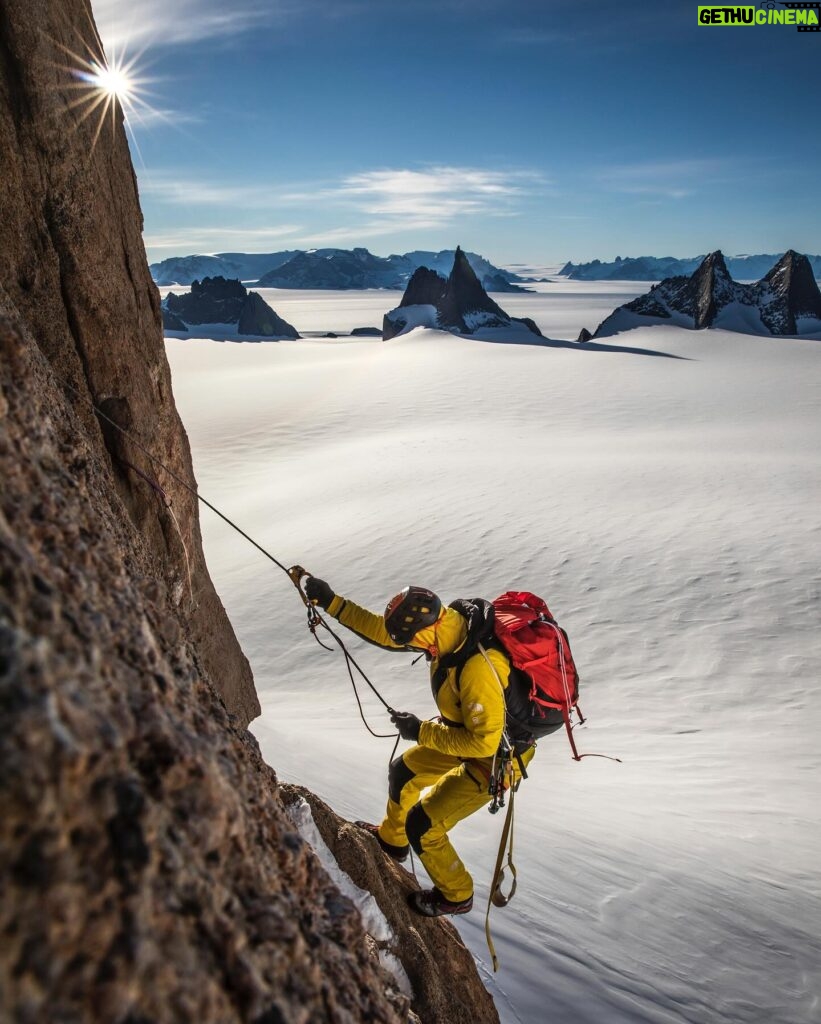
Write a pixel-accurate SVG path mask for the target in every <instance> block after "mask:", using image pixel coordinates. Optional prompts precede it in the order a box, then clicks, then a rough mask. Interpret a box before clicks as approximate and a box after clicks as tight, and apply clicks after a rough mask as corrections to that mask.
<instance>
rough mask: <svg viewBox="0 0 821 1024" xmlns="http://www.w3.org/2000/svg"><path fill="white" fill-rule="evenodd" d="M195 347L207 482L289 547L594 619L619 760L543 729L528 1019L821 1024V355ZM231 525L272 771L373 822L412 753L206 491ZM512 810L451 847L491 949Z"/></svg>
mask: <svg viewBox="0 0 821 1024" xmlns="http://www.w3.org/2000/svg"><path fill="white" fill-rule="evenodd" d="M585 287H586V288H587V292H585ZM643 288H644V286H643V285H639V286H638V287H636V288H635V291H634V294H635V293H637V292H638V291H640V290H643ZM627 291H628V290H627V289H626V288H625V287H624V286H623V285H622V284H621V283H620V284H619V285H618V286H613V287H612V290H611V291H610V292H609V293H608V292H607V291H606V287H605V286H604V285H602V284H600V283H596V284H594V285H587V286H584V285H580V284H579V283H575V282H573V283H570V284H569V285H568V286H567V287H566V288H565V286H564V285H560V284H550V285H543V286H542V293H541V294H538V295H532V296H526V295H519V296H511V298H512V299H515V300H516V303H515V304H514V302H510V303H509V305H510V307H511V308H510V312H511V313H513V314H514V315H517V316H532V317H533V318H534V319H535V320H536V322H537V323H538V324H539V326H540V327H541V328H542V330H543V331H544V333H545V334H548V335H552V336H553V337H565V338H570V337H575V335H576V334H577V333H578V329H579V326H581V325H584V324H587V325H592V326H595V324H596V323H598V322H599V321H600V320H601V319H602V317H601V316H600V315H599V314H600V313H601V312H602V310H603V309H604V307H605V304H606V303H608V302H609V309H612V308H613V307H614V306H616V305H618V304H619V303H620V302H623V301H626V298H627V294H626V293H627ZM281 294H282V297H283V299H285V300H286V301H285V302H280V303H278V302H277V301H276V299H274V300H273V301H272V302H271V304H272V305H273V306H274V308H275V309H276V310H277V312H278V313H280V315H284V316H286V318H287V319H289V320H291V321H292V322H294V323H295V324H296V326H297V327H298V328H299V329H300V330H310V329H311V326H310V318H309V310H308V309H307V307H305V308H304V318H303V319H302V321H301V322H300V320H299V318H297V317H296V316H293V313H292V312H291V311H289V310H288V306H287V301H288V300H289V299H290V294H289V293H281ZM291 294H292V293H291ZM586 294H589V295H590V296H591V298H590V299H589V300H588V299H586V298H585V295H586ZM369 296H370V301H371V302H372V303H373V305H372V307H371V309H370V311H366V310H365V309H364V307H363V305H362V303H363V302H364V301H365V297H364V296H362V295H361V294H359V295H354V296H352V300H353V301H354V302H356V303H358V305H357V307H356V313H355V319H356V321H357V322H358V323H379V322H381V314H382V312H384V310H385V309H387V308H390V307H389V303H390V298H389V297H387V296H385V295H384V293H382V294H381V295H380V294H379V293H369ZM266 298H267V296H266ZM323 299H325V300H327V299H328V293H324V295H323ZM299 301H300V302H303V301H305V297H304V295H301V296H299ZM335 301H336V303H337V307H338V317H339V321H340V322H342V321H345V319H346V318H348V319H351V315H350V314H349V313H348V312H346V307H345V304H346V303H347V302H348V301H349V296H348V294H337V295H336V298H335ZM588 302H589V305H586V303H588ZM393 304H394V305H395V303H393ZM609 309H608V310H607V311H609ZM366 312H367V316H365V315H364V314H365V313H366ZM321 315H322V318H323V323H322V324H321V327H320V329H321V328H324V327H325V324H326V322H329V319H330V306H323V307H322V311H321ZM619 344H621V345H624V346H630V347H631V348H632V349H644V350H648V351H651V352H656V353H660V354H658V355H649V354H646V355H641V354H637V353H635V352H628V351H619V350H618V349H617V348H616V346H617V345H619ZM167 347H168V351H169V356H170V359H171V363H172V370H173V379H174V390H175V394H176V397H177V402H178V405H179V408H180V411H181V413H182V416H183V420H184V422H185V425H186V427H187V429H188V432H189V435H190V438H191V442H192V447H193V453H194V462H195V469H196V473H197V477H198V480H199V483H200V486H201V489H202V492H203V494H204V495H205V496H206V497H207V498H208V499H209V500H210V501H212V502H214V503H215V504H216V505H218V506H219V507H220V508H221V509H222V510H223V511H224V512H225V513H226V514H227V515H229V516H231V517H232V518H234V519H235V520H236V521H238V522H239V523H240V525H241V526H242V527H243V528H244V529H246V530H248V531H249V532H250V533H251V534H252V535H253V536H254V537H255V538H256V539H257V540H258V541H259V542H260V543H262V544H264V545H265V546H266V547H268V548H269V550H271V551H272V552H273V553H274V554H275V555H276V557H277V558H279V559H280V560H282V561H284V562H285V563H286V564H291V563H295V562H299V563H301V564H303V565H305V566H306V567H307V568H308V569H309V570H311V571H313V572H315V573H316V574H317V575H320V576H322V577H324V578H326V579H327V580H328V581H329V582H330V583H331V584H332V586H334V587H335V588H336V589H338V590H339V591H340V592H341V593H344V594H346V595H348V596H350V597H351V598H353V599H354V600H357V601H359V602H361V603H364V604H367V605H369V606H370V607H372V608H375V609H380V608H382V607H383V606H384V604H385V601H386V599H387V598H388V597H389V596H390V595H391V594H393V593H394V592H395V591H396V590H398V589H399V588H400V587H402V586H404V585H405V584H406V583H419V584H424V585H426V586H430V587H432V588H434V589H435V590H436V591H437V592H438V593H439V594H440V595H441V596H442V597H443V598H444V599H445V600H452V599H454V598H456V597H459V596H485V597H488V598H492V597H494V596H496V594H498V593H501V592H502V591H504V590H507V589H509V588H514V587H515V588H519V587H521V588H523V589H531V590H534V591H535V592H537V593H540V594H541V595H542V596H543V597H545V599H546V600H547V602H548V604H549V605H550V607H551V609H552V610H553V611H554V613H555V614H556V615H557V617H558V619H559V621H560V622H561V624H562V625H563V626H564V627H565V628H566V629H567V630H568V632H569V634H570V639H571V642H572V645H573V651H574V655H575V658H576V661H577V663H578V665H579V669H580V672H581V675H582V688H581V707H582V708H583V710H584V713H585V715H587V716H588V719H589V724H588V726H586V727H584V728H582V729H580V730H579V732H578V734H577V742H578V744H579V747H580V749H581V750H582V751H589V752H596V753H605V754H613V755H617V756H619V757H621V758H622V759H623V762H624V763H623V764H621V765H619V764H615V763H613V762H611V761H606V760H599V759H594V758H590V759H586V760H583V761H582V762H581V763H580V764H576V763H574V762H573V761H572V760H571V758H570V755H569V747H568V744H567V742H566V739H565V737H564V736H563V735H562V734H561V733H556V734H555V735H554V736H552V737H549V738H548V739H547V740H545V741H543V742H542V743H541V744H540V749H539V752H538V754H537V757H536V759H535V760H534V762H533V765H532V768H531V770H530V778H529V779H528V780H527V781H526V782H525V783H524V785H523V786H522V788H521V790H520V793H519V797H518V798H517V800H518V803H517V816H516V817H517V823H516V841H515V850H516V863H517V867H518V869H519V889H518V892H517V895H516V898H515V900H514V901H513V903H512V904H511V906H510V907H509V908H506V909H503V910H494V912H493V917H492V920H493V930H494V937H495V942H496V948H497V951H498V954H499V958H500V962H501V970H500V972H499V974H498V975H497V976H496V977H495V978H489V985H490V987H491V990H492V991H493V992H494V995H495V998H496V1000H497V1005H498V1006H499V1010H500V1014H501V1016H502V1018H503V1020H505V1021H516V1020H534V1021H541V1020H546V1021H550V1022H551V1024H570V1022H571V1021H572V1022H574V1024H628V1022H629V1024H674V1022H675V1024H678V1022H688V1024H810V1022H812V1021H817V1020H818V1019H819V1014H821V885H819V874H818V860H819V850H821V825H819V817H818V811H817V801H818V793H819V768H821V743H819V740H818V734H819V727H821V712H820V711H819V691H821V630H819V607H820V601H819V599H820V598H821V573H819V566H820V565H821V520H819V515H818V509H819V508H820V507H821V475H819V469H820V468H821V465H820V464H821V455H819V443H818V442H819V430H818V424H819V412H818V409H819V396H820V395H821V343H819V342H818V341H812V340H809V339H786V338H761V337H750V336H745V335H740V334H732V333H729V332H726V331H720V330H710V331H702V332H697V333H694V332H688V331H685V330H681V329H679V328H676V327H673V326H669V325H664V326H655V327H654V326H648V327H643V328H641V329H639V330H636V331H633V332H629V333H628V334H625V335H622V336H620V337H619V338H618V339H616V340H615V342H614V345H613V346H612V347H613V348H616V350H615V351H613V350H610V351H608V350H600V349H597V348H595V347H590V346H579V347H575V346H566V347H563V348H552V347H542V346H540V345H527V346H525V345H496V344H493V343H490V342H486V341H479V340H475V339H465V338H456V337H453V336H451V335H448V334H444V333H441V332H437V331H432V330H416V331H414V332H413V333H411V334H410V335H407V336H404V337H402V338H398V339H395V340H393V341H390V342H386V343H382V342H380V341H372V340H363V341H358V342H355V343H352V342H350V341H345V342H342V343H340V342H337V341H318V340H308V341H305V340H303V341H296V342H278V343H276V344H270V345H252V346H244V345H237V346H225V345H220V344H215V343H213V342H208V341H190V340H186V341H173V340H170V341H168V343H167ZM666 356H677V357H679V358H667V357H666ZM203 530H204V537H205V550H206V554H207V557H208V561H209V566H210V568H211V571H212V574H213V576H214V579H215V582H216V584H217V587H218V589H219V591H220V594H221V596H222V598H223V600H224V602H225V604H226V607H227V608H228V611H229V614H230V616H231V619H232V621H233V623H234V625H235V627H236V629H237V632H238V634H239V637H240V640H241V642H242V644H243V647H244V649H245V651H246V653H247V654H248V656H249V658H250V660H251V663H252V665H253V668H254V673H255V676H256V681H257V687H258V689H259V694H260V700H261V702H262V705H263V715H262V717H261V718H260V719H258V720H257V721H256V722H255V723H254V724H253V729H254V732H255V734H256V735H257V737H258V738H259V740H260V743H261V745H262V749H263V751H264V753H265V756H266V758H267V760H268V761H269V762H270V763H271V764H272V765H273V766H274V767H275V768H276V769H277V771H278V772H279V774H280V775H281V776H282V777H283V778H284V779H286V780H293V781H298V782H300V783H302V784H304V785H306V786H309V787H310V788H312V789H313V790H315V791H316V792H317V793H318V794H319V795H320V796H321V797H322V798H323V799H325V800H327V801H328V802H329V803H331V804H332V805H333V806H334V807H335V808H336V810H337V811H339V812H340V813H342V814H344V815H347V816H349V817H352V818H353V817H365V818H371V819H374V818H378V816H379V815H380V814H381V812H382V809H383V807H384V800H385V795H386V768H387V759H388V756H389V754H390V750H391V747H392V742H391V741H389V740H379V741H377V740H374V739H372V738H371V737H370V736H368V734H367V733H366V732H365V730H364V728H363V727H362V724H361V721H360V719H359V716H358V713H357V710H356V705H355V702H354V700H353V696H352V694H351V692H350V684H349V682H348V679H347V674H346V672H345V669H344V664H343V660H342V658H341V656H340V655H339V654H338V653H335V654H332V653H329V652H327V651H323V650H322V649H321V648H320V647H318V646H317V645H316V644H315V643H314V641H313V640H312V639H311V637H310V635H309V633H308V632H307V629H306V628H305V613H304V608H303V607H302V605H301V603H300V602H299V600H298V599H297V596H296V595H295V594H294V593H293V589H292V586H291V583H290V582H289V581H288V579H287V578H286V577H285V575H284V574H283V573H281V572H280V571H279V570H278V569H276V567H274V566H272V565H271V564H270V563H269V562H267V561H266V560H265V559H263V558H262V557H261V556H260V555H259V554H258V553H257V552H255V551H254V549H253V548H251V547H250V546H249V545H248V544H246V543H245V542H244V541H242V539H241V538H240V537H238V536H237V535H236V534H234V533H233V532H232V531H230V530H229V529H228V528H227V527H226V526H225V524H224V523H222V522H221V521H220V520H218V519H216V517H213V516H212V515H211V514H210V513H209V512H208V511H207V510H203ZM346 639H348V640H349V642H350V646H351V650H352V651H353V653H354V655H355V657H357V659H358V660H359V661H360V663H361V664H362V665H363V667H364V668H365V669H366V671H368V672H369V674H370V675H371V677H372V679H373V680H374V682H375V683H376V684H377V685H378V687H379V688H380V690H381V692H382V693H383V695H384V697H385V699H386V700H387V701H388V702H389V703H390V704H391V705H392V706H394V707H398V708H406V709H408V710H413V711H416V712H417V713H419V714H422V715H428V714H432V713H433V704H432V700H431V697H430V692H429V687H428V682H427V678H426V669H425V667H424V664H423V663H420V664H419V665H416V666H415V667H412V666H411V664H410V662H411V659H410V657H408V656H405V655H394V656H391V655H389V654H387V653H385V652H382V651H379V650H377V649H375V648H373V647H370V646H368V645H365V644H363V643H361V642H359V641H357V640H356V638H355V637H352V636H348V635H347V634H346ZM363 701H364V704H365V708H366V713H367V715H368V717H369V720H370V721H371V722H372V724H373V725H374V726H375V727H376V728H377V731H382V730H383V729H384V731H386V732H389V731H390V727H389V723H388V720H387V716H386V715H385V713H384V711H383V709H382V708H381V706H380V705H379V704H378V702H377V701H376V700H375V698H373V697H372V695H371V694H370V693H369V692H368V691H367V689H365V692H364V693H363ZM500 817H501V816H497V817H496V818H493V817H491V816H490V815H488V814H486V813H485V812H484V811H480V812H479V813H477V814H475V815H473V816H472V817H471V818H470V819H468V820H467V821H466V822H464V823H463V824H461V825H460V826H458V827H457V829H456V832H455V835H454V839H455V842H456V845H457V847H458V848H459V850H460V852H461V853H462V855H463V857H464V858H465V860H466V862H467V863H468V865H469V867H470V868H471V870H472V872H473V874H474V877H475V879H476V885H477V909H476V910H474V912H473V913H472V914H471V915H468V916H467V917H465V918H460V919H458V920H457V926H458V927H459V929H460V931H461V932H462V934H463V936H464V937H465V941H466V942H467V943H468V944H469V946H470V948H471V949H472V950H473V951H474V953H475V955H476V956H477V957H478V958H479V960H480V961H481V963H482V965H483V969H484V970H487V964H488V962H489V956H488V954H487V950H486V947H485V942H484V930H483V918H484V914H483V910H482V909H479V908H481V907H483V903H484V901H485V900H486V898H487V886H488V881H489V878H490V874H491V870H492V866H493V862H494V859H495V854H496V848H497V844H498V837H499V830H500V828H501V821H500V820H499V818H500Z"/></svg>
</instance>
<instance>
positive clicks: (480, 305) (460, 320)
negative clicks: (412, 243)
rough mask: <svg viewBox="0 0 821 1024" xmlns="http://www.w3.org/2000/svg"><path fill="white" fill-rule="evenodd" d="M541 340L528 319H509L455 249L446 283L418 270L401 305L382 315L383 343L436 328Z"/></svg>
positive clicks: (465, 257)
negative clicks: (521, 333) (515, 332)
mask: <svg viewBox="0 0 821 1024" xmlns="http://www.w3.org/2000/svg"><path fill="white" fill-rule="evenodd" d="M513 325H517V326H518V328H519V329H520V330H521V329H522V328H524V329H525V330H526V332H529V333H531V334H535V335H536V336H538V337H541V331H539V328H538V327H537V326H536V324H535V323H534V322H533V321H532V320H529V319H521V318H517V317H511V316H508V314H507V313H505V311H504V310H503V309H502V308H501V307H500V306H498V305H497V304H496V303H495V302H494V301H493V299H491V298H490V296H489V295H488V294H487V292H486V291H485V289H484V288H483V287H482V284H481V282H480V281H479V278H478V277H477V276H476V274H475V272H474V270H473V267H471V265H470V262H469V261H468V258H467V256H466V255H465V253H464V252H463V251H462V249H461V248H460V247H459V246H457V247H456V252H455V255H454V258H453V268H452V269H451V272H450V274H449V276H448V278H447V280H446V279H445V278H443V277H441V276H440V275H439V274H437V273H436V272H435V271H433V270H430V269H429V268H427V267H419V268H418V269H417V270H416V271H415V272H414V274H413V276H412V277H411V279H410V281H409V282H408V287H407V289H406V290H405V294H404V295H403V296H402V301H401V302H400V303H399V305H398V306H397V307H396V309H392V310H390V311H389V312H388V313H386V314H385V317H384V319H383V321H382V337H383V338H384V339H385V340H388V339H390V338H395V337H396V336H397V335H399V334H403V333H404V332H406V331H409V330H411V329H412V328H414V327H420V326H424V327H435V328H437V329H439V330H444V331H451V332H453V333H454V334H473V333H474V332H475V331H476V330H478V329H480V328H481V329H486V328H491V329H492V328H499V327H501V328H506V329H509V328H510V327H511V326H513Z"/></svg>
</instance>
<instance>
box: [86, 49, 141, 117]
mask: <svg viewBox="0 0 821 1024" xmlns="http://www.w3.org/2000/svg"><path fill="white" fill-rule="evenodd" d="M89 66H90V69H91V70H89V71H81V72H78V75H79V77H80V78H81V79H82V80H83V81H85V82H88V84H89V85H90V86H91V87H92V88H94V89H99V90H100V91H101V92H103V93H105V95H106V96H108V97H109V98H110V99H112V100H119V101H120V104H121V105H122V106H125V105H127V104H130V103H131V101H132V100H133V98H134V95H135V88H136V82H135V80H134V78H133V77H132V75H131V74H130V72H129V69H128V67H127V66H126V65H124V64H117V63H115V62H113V61H112V62H111V63H110V64H107V65H106V64H98V63H97V61H94V60H92V61H90V62H89Z"/></svg>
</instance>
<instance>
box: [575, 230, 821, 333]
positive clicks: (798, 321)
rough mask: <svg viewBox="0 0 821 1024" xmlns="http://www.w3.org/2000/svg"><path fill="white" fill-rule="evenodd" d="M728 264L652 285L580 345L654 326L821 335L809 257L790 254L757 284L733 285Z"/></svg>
mask: <svg viewBox="0 0 821 1024" xmlns="http://www.w3.org/2000/svg"><path fill="white" fill-rule="evenodd" d="M728 262H729V261H726V260H725V259H724V256H723V255H722V254H721V252H720V251H717V252H713V253H710V255H709V256H706V257H705V258H704V259H703V260H702V262H701V264H700V265H699V266H698V267H697V268H696V270H695V271H694V272H693V273H692V274H690V275H676V276H674V277H668V278H666V279H665V280H663V281H661V282H660V283H659V284H655V285H653V287H652V288H651V289H650V291H649V292H646V293H645V294H644V295H640V296H639V297H638V298H636V299H633V300H632V302H628V303H626V304H625V305H623V306H619V307H618V309H616V310H614V311H613V312H612V313H611V314H610V316H608V317H607V319H606V320H604V321H603V322H602V323H601V324H599V326H598V328H597V330H596V332H595V333H594V334H593V335H591V334H590V333H589V332H588V331H582V333H581V334H580V335H579V341H580V342H582V343H584V342H587V341H589V340H591V338H606V337H610V336H612V335H614V334H619V333H621V332H622V331H627V330H631V329H632V328H634V327H642V326H645V325H647V324H652V323H670V324H675V325H676V326H678V327H688V328H690V329H694V330H701V329H703V328H705V327H717V328H721V329H723V330H726V331H741V332H742V333H745V334H765V335H766V334H772V335H780V336H784V335H792V336H795V335H800V334H810V333H815V332H817V331H819V330H821V292H819V290H818V284H817V283H816V280H815V277H814V276H813V271H812V266H811V264H810V261H809V259H808V258H807V257H806V256H803V255H801V253H797V252H795V251H794V250H793V249H789V250H788V251H787V252H786V253H785V254H784V255H783V256H782V257H781V259H780V260H778V262H777V263H776V264H775V266H773V267H770V268H769V269H768V271H767V273H766V274H765V275H764V276H763V277H762V278H761V280H759V281H756V282H755V283H754V284H742V283H740V282H738V281H734V280H733V278H732V276H731V274H730V273H729V270H728Z"/></svg>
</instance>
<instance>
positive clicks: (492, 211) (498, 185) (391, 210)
mask: <svg viewBox="0 0 821 1024" xmlns="http://www.w3.org/2000/svg"><path fill="white" fill-rule="evenodd" d="M548 185H549V183H548V182H547V180H546V179H545V178H544V177H543V176H542V175H541V174H539V173H537V172H534V171H516V170H513V171H492V170H485V169H482V168H475V167H450V166H441V167H436V166H435V167H427V168H423V169H408V168H393V169H384V170H375V171H366V172H363V173H361V174H353V175H349V176H348V177H346V178H344V179H343V180H342V181H341V182H339V183H338V184H335V185H332V186H330V187H322V188H318V189H316V190H315V191H313V192H306V191H304V190H303V191H298V192H293V193H290V194H287V193H286V194H284V195H283V196H282V199H283V201H287V202H291V203H306V202H311V203H317V202H319V203H324V204H325V205H327V206H329V207H331V206H334V205H336V206H342V207H347V208H348V209H351V210H354V211H356V212H357V213H359V214H360V215H362V216H364V217H366V218H374V217H375V218H378V220H377V221H374V222H372V223H371V224H362V225H360V227H361V228H365V227H368V228H369V229H370V230H371V231H376V230H379V229H380V228H381V233H385V234H387V233H388V232H390V231H394V230H396V229H397V228H398V227H401V228H405V229H428V228H435V227H441V226H443V225H446V224H448V223H450V222H451V221H453V220H455V219H456V218H457V217H464V216H475V215H477V214H482V215H485V216H511V215H514V214H515V213H516V212H518V211H517V207H518V204H519V203H520V202H521V201H522V200H523V199H524V198H525V197H526V196H527V195H528V194H530V193H532V192H534V191H536V190H540V191H541V190H544V189H545V188H547V187H548Z"/></svg>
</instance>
